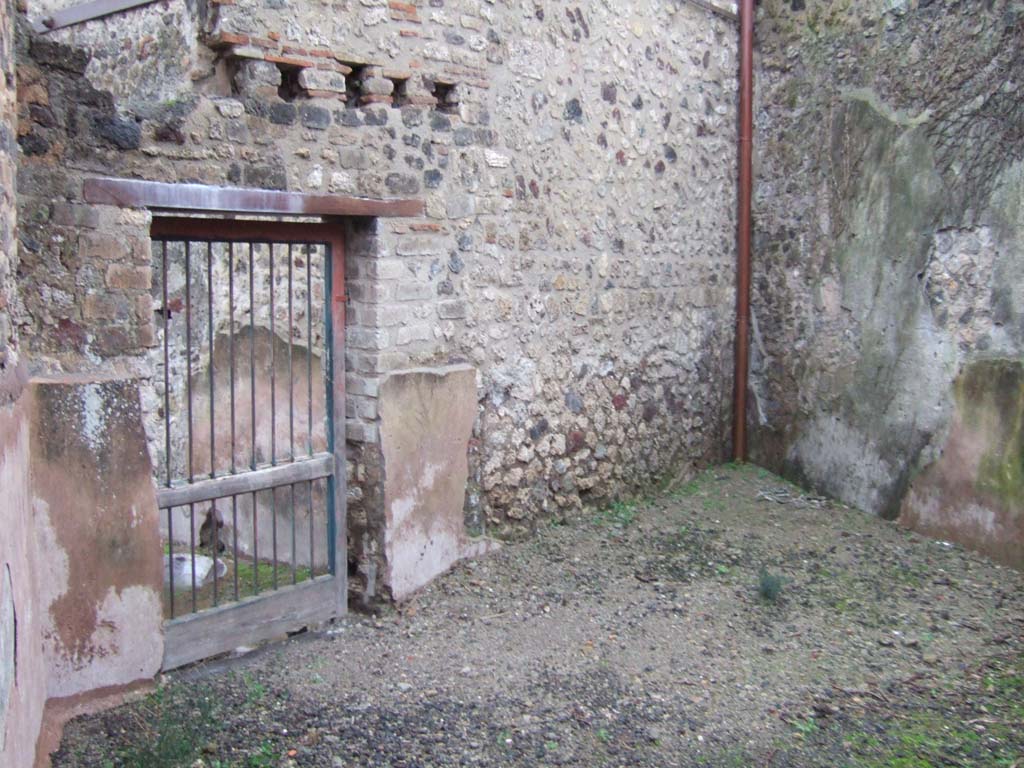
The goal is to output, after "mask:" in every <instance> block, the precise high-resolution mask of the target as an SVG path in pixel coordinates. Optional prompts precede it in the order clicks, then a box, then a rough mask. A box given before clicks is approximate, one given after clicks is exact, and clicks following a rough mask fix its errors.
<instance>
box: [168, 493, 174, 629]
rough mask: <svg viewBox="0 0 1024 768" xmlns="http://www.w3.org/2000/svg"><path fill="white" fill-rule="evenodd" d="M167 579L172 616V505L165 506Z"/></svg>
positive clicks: (172, 614)
mask: <svg viewBox="0 0 1024 768" xmlns="http://www.w3.org/2000/svg"><path fill="white" fill-rule="evenodd" d="M167 568H168V577H167V581H168V583H169V585H170V588H171V595H170V603H171V618H172V619H173V618H174V507H168V508H167Z"/></svg>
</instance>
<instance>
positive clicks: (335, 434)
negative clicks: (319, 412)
mask: <svg viewBox="0 0 1024 768" xmlns="http://www.w3.org/2000/svg"><path fill="white" fill-rule="evenodd" d="M325 259H326V261H327V264H328V265H329V267H330V270H331V271H330V276H329V278H328V281H327V286H326V292H327V296H328V300H327V307H326V310H327V313H328V317H329V318H330V319H329V324H328V326H327V327H328V328H329V329H330V332H331V336H330V343H329V344H328V345H327V348H328V349H329V350H330V365H329V367H328V370H330V372H331V382H330V384H329V386H328V388H327V391H328V393H329V394H330V396H331V398H332V399H331V402H330V403H329V405H328V409H327V413H328V418H329V422H328V430H327V434H328V435H329V439H330V450H331V453H332V454H333V455H334V474H333V475H331V476H330V478H329V483H328V486H327V488H328V500H329V501H328V504H329V510H330V514H329V516H328V525H329V539H330V545H331V549H332V551H331V556H330V563H331V574H332V575H333V577H334V585H335V590H336V591H335V606H334V607H335V612H336V613H337V615H339V616H340V615H344V614H345V612H346V611H347V610H348V568H347V562H346V560H347V554H346V553H347V551H348V528H347V522H346V515H345V480H346V478H345V245H344V242H343V240H342V238H340V237H337V236H335V237H332V238H330V239H328V241H327V243H326V244H325Z"/></svg>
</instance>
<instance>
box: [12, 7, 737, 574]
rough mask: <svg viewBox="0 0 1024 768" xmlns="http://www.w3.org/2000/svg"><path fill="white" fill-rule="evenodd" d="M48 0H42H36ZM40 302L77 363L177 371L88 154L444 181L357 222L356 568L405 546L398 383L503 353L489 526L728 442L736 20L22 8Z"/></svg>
mask: <svg viewBox="0 0 1024 768" xmlns="http://www.w3.org/2000/svg"><path fill="white" fill-rule="evenodd" d="M30 13H31V14H35V15H39V14H41V13H43V11H42V9H41V8H40V9H33V10H32V11H31V12H30ZM21 46H22V58H21V65H20V69H19V74H20V81H21V87H20V89H19V97H20V104H19V108H20V118H21V122H20V126H19V133H20V136H19V140H20V143H21V147H22V153H23V161H22V165H21V171H20V179H21V190H20V201H21V212H22V217H23V221H24V226H23V230H22V250H23V254H24V258H23V264H22V269H21V275H22V278H23V280H24V281H25V282H26V283H29V284H32V285H33V286H36V287H37V290H34V291H33V292H32V294H31V296H27V297H26V299H25V301H26V306H25V310H24V312H23V313H21V314H20V316H19V322H20V324H21V325H22V327H23V329H24V336H25V338H27V339H29V340H30V344H31V347H32V351H33V353H34V354H35V356H36V358H37V359H38V361H39V365H40V366H43V367H46V368H48V369H50V370H62V371H65V372H68V371H89V370H95V369H97V368H102V369H104V370H108V371H109V370H112V371H115V372H117V375H121V376H125V377H138V378H140V379H141V380H142V382H143V386H144V387H145V381H146V379H147V378H148V377H149V376H150V375H151V373H152V367H151V365H150V364H149V363H148V362H147V356H146V352H145V350H146V349H147V348H149V347H151V346H152V345H153V344H155V343H158V342H159V327H158V325H157V324H154V318H153V312H152V306H153V305H152V291H153V285H154V279H153V275H152V271H151V267H150V264H151V259H152V253H151V249H150V246H149V241H148V239H147V236H146V229H147V226H148V221H149V218H148V214H146V213H144V212H138V211H128V210H119V209H114V208H109V207H105V206H90V205H87V204H85V203H84V201H83V198H82V188H81V184H82V179H83V178H84V177H85V176H87V175H90V174H99V175H114V176H122V177H136V178H145V179H151V180H157V181H168V182H176V181H194V182H201V183H206V184H212V185H220V186H224V185H235V186H250V187H260V188H277V189H288V190H295V191H303V192H311V193H321V194H352V195H364V196H373V197H419V198H422V199H423V200H424V201H425V206H426V215H425V216H424V217H422V218H419V219H411V220H394V221H391V220H383V219H380V220H369V221H366V220H364V221H351V222H349V223H348V224H347V225H346V226H347V240H346V242H347V253H346V273H347V275H346V276H347V280H348V283H347V289H348V299H349V301H348V312H347V316H348V320H347V323H348V325H347V350H348V354H347V358H346V371H347V375H346V385H347V402H346V407H347V417H348V422H347V431H348V436H349V440H350V444H349V457H350V463H349V468H348V472H349V519H350V536H351V539H352V551H351V552H350V557H351V558H352V562H351V563H350V568H351V570H352V574H353V576H354V579H353V583H354V584H355V585H357V586H359V587H361V588H363V589H364V590H365V591H366V593H368V594H376V593H377V592H378V591H379V590H380V586H379V585H377V584H375V583H374V580H375V578H376V576H375V574H377V573H380V572H383V569H382V568H381V567H380V566H382V561H381V559H382V558H383V556H384V524H385V521H384V513H383V502H382V493H383V491H382V488H383V486H382V483H383V477H382V475H381V468H380V461H381V454H380V444H379V432H378V429H379V417H378V410H379V409H378V401H377V397H378V391H379V386H380V382H381V380H382V378H383V376H384V375H386V374H387V373H388V372H389V371H394V370H398V369H404V368H409V367H415V366H420V365H438V364H448V363H460V362H468V363H470V364H472V365H473V366H474V367H475V368H476V369H477V370H478V372H479V375H478V387H477V397H478V404H477V415H476V419H475V424H474V427H473V436H472V439H471V448H470V460H471V461H470V467H469V478H470V480H469V490H468V492H467V497H466V518H467V522H468V523H469V526H470V527H471V528H472V529H473V530H474V531H476V532H478V533H480V532H485V531H487V532H492V533H493V532H499V533H502V532H504V533H510V532H514V531H517V530H526V529H529V528H531V527H532V526H533V525H534V522H535V521H536V520H537V519H538V518H540V517H543V516H549V515H557V514H561V513H563V512H564V511H566V510H571V509H574V508H577V507H579V506H580V505H581V504H583V503H586V502H601V501H602V500H606V499H609V498H611V497H614V496H617V495H621V494H628V493H630V492H631V490H632V489H634V488H637V487H640V486H643V485H646V484H649V483H651V482H653V481H655V480H657V479H659V478H661V477H664V476H665V475H675V474H677V473H686V472H688V471H691V469H692V466H693V465H694V464H700V463H705V462H709V461H713V460H717V459H718V458H720V457H721V456H722V447H723V445H724V435H725V434H726V423H727V419H728V412H729V406H728V399H729V383H728V382H729V374H730V370H731V357H732V356H731V349H732V319H731V314H732V310H731V308H732V285H733V282H732V281H733V277H732V274H733V263H734V247H733V240H734V235H733V233H734V229H735V225H734V221H735V218H734V216H735V213H734V210H735V204H734V202H735V181H734V178H735V162H734V158H735V103H734V102H735V93H736V83H735V65H736V60H735V27H734V25H733V23H731V22H730V21H728V20H727V19H723V18H721V17H720V16H718V15H714V14H712V13H709V12H708V11H707V10H705V9H701V8H698V7H695V6H693V5H691V4H687V3H682V4H680V3H677V2H656V1H654V0H649V1H647V2H640V3H636V4H632V5H623V4H622V3H614V4H612V3H603V4H594V5H591V6H583V5H581V6H579V7H576V6H571V7H564V6H561V5H557V4H554V3H547V2H543V3H536V4H532V5H530V6H528V7H527V6H503V5H496V4H492V3H490V2H478V1H477V0H431V2H429V3H427V2H423V3H400V2H396V1H392V2H389V3H386V2H383V1H381V2H376V1H374V2H355V1H354V0H339V1H338V2H333V3H330V4H327V5H313V4H308V5H302V6H298V7H288V8H286V9H282V7H281V5H280V4H279V3H277V2H269V1H268V2H257V1H254V0H239V1H238V2H234V3H227V2H212V3H209V4H207V3H199V4H198V5H192V4H187V3H185V2H184V1H183V0H170V2H168V3H164V4H159V5H151V6H146V7H142V8H137V9H133V10H131V11H127V12H125V13H121V14H117V15H115V16H111V17H108V18H106V19H103V20H98V21H93V22H89V23H87V24H83V25H79V26H76V27H72V28H69V29H67V30H60V31H57V32H53V33H49V34H47V35H44V36H38V35H34V34H31V33H29V32H28V31H27V30H26V31H25V33H24V34H23V35H22V40H21Z"/></svg>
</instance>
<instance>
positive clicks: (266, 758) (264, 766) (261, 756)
mask: <svg viewBox="0 0 1024 768" xmlns="http://www.w3.org/2000/svg"><path fill="white" fill-rule="evenodd" d="M245 765H246V768H274V766H276V765H277V752H276V750H275V749H274V745H273V744H272V743H271V742H269V741H264V742H263V743H262V744H261V745H260V747H259V749H258V750H257V751H256V752H254V753H252V754H251V755H249V757H248V759H247V760H246V761H245Z"/></svg>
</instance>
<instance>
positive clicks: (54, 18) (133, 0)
mask: <svg viewBox="0 0 1024 768" xmlns="http://www.w3.org/2000/svg"><path fill="white" fill-rule="evenodd" d="M155 1H156V0H92V2H88V3H81V4H79V5H73V6H71V7H70V8H62V9H61V10H59V11H54V12H53V13H52V14H50V15H49V16H47V17H45V18H44V19H42V20H41V21H39V22H37V23H35V24H34V25H33V29H34V30H35V31H36V32H38V33H39V34H45V33H47V32H50V31H52V30H54V29H61V28H63V27H70V26H73V25H75V24H82V23H84V22H86V21H92V20H93V19H102V18H103V17H104V16H110V15H111V14H113V13H119V12H120V11H127V10H128V9H129V8H136V7H138V6H140V5H149V4H150V3H153V2H155Z"/></svg>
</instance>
